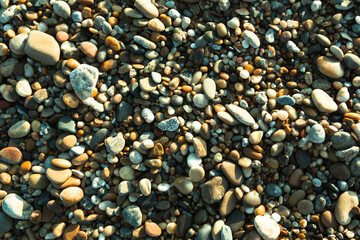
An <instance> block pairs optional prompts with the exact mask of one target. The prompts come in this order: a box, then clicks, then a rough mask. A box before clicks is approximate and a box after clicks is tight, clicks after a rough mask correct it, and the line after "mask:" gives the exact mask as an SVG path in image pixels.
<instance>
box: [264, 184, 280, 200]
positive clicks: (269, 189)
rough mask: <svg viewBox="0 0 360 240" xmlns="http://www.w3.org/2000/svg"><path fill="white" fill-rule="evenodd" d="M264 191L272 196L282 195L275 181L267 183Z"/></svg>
mask: <svg viewBox="0 0 360 240" xmlns="http://www.w3.org/2000/svg"><path fill="white" fill-rule="evenodd" d="M265 192H266V193H267V194H269V195H270V196H272V197H275V198H277V197H280V196H281V195H282V190H281V188H280V187H279V186H278V185H276V184H275V183H269V184H267V185H266V186H265Z"/></svg>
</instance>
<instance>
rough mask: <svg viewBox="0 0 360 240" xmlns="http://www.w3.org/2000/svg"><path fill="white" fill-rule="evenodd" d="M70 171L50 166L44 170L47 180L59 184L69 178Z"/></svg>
mask: <svg viewBox="0 0 360 240" xmlns="http://www.w3.org/2000/svg"><path fill="white" fill-rule="evenodd" d="M71 174H72V173H71V170H70V169H63V168H59V167H56V166H50V167H49V168H47V169H46V176H47V178H48V179H49V180H50V181H52V182H53V183H57V184H61V183H63V182H65V181H66V180H68V179H69V177H70V176H71Z"/></svg>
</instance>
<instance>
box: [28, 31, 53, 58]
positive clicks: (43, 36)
mask: <svg viewBox="0 0 360 240" xmlns="http://www.w3.org/2000/svg"><path fill="white" fill-rule="evenodd" d="M25 53H26V54H27V55H28V56H29V57H31V58H33V59H35V60H36V61H39V62H41V63H45V64H48V65H55V64H56V63H57V62H58V61H59V59H60V47H59V44H58V43H57V42H56V40H55V38H54V37H53V36H51V35H49V34H47V33H43V32H40V31H37V30H32V31H31V32H30V33H29V37H28V39H27V41H26V44H25Z"/></svg>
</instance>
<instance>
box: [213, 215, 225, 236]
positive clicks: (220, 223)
mask: <svg viewBox="0 0 360 240" xmlns="http://www.w3.org/2000/svg"><path fill="white" fill-rule="evenodd" d="M224 225H225V222H224V221H223V220H222V219H219V220H217V221H216V222H215V223H214V224H213V228H212V232H211V235H212V239H219V240H220V238H221V228H222V227H223V226H224Z"/></svg>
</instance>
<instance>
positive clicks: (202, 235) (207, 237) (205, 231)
mask: <svg viewBox="0 0 360 240" xmlns="http://www.w3.org/2000/svg"><path fill="white" fill-rule="evenodd" d="M211 229H212V228H211V225H210V224H209V223H206V224H204V225H203V226H202V227H201V228H200V230H199V232H198V234H197V235H196V240H211V239H212V237H211Z"/></svg>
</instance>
